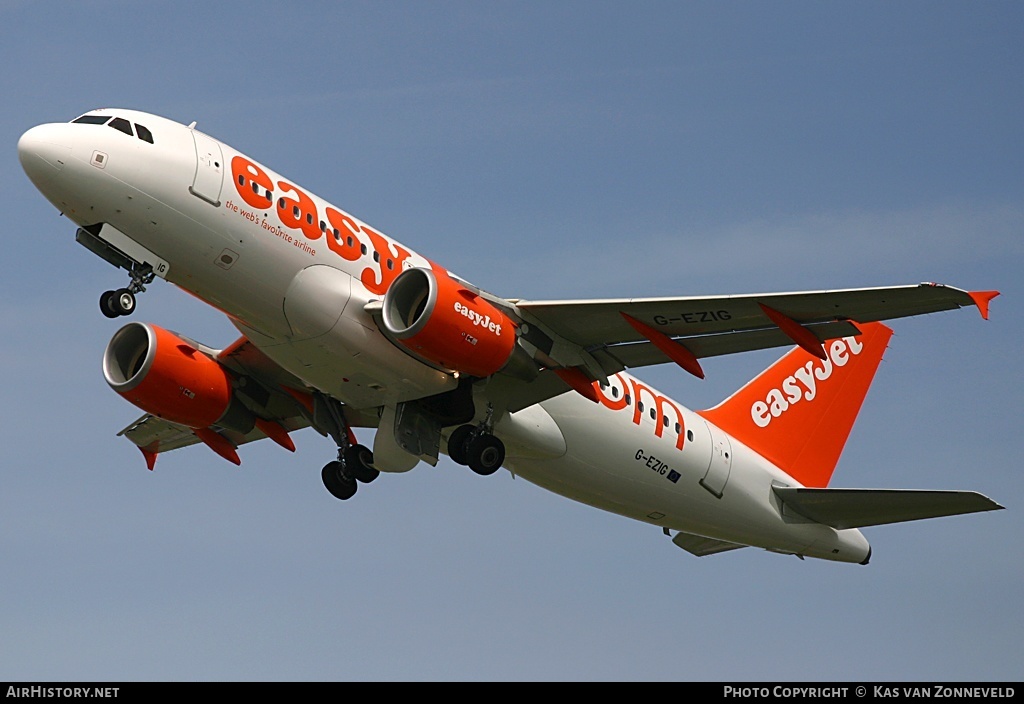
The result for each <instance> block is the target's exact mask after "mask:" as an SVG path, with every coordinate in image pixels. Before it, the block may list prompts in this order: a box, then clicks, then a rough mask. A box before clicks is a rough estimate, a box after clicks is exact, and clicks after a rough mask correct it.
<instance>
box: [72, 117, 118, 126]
mask: <svg viewBox="0 0 1024 704" xmlns="http://www.w3.org/2000/svg"><path fill="white" fill-rule="evenodd" d="M109 119H110V115H82V116H81V117H80V118H78V119H77V120H72V121H71V122H72V123H75V122H78V123H81V124H83V125H102V124H106V122H107V120H109Z"/></svg>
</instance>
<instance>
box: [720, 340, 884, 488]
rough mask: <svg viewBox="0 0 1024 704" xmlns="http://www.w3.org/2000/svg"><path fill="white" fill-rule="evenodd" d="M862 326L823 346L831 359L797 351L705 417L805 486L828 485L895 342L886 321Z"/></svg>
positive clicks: (787, 355)
mask: <svg viewBox="0 0 1024 704" xmlns="http://www.w3.org/2000/svg"><path fill="white" fill-rule="evenodd" d="M858 327H859V328H860V330H861V334H860V335H859V336H857V337H844V338H840V339H836V340H830V341H828V342H825V343H824V346H825V352H826V355H825V357H826V358H825V359H819V358H817V357H815V356H813V355H811V354H809V353H808V352H807V351H805V350H803V349H801V348H799V347H797V348H795V349H793V350H792V351H790V352H789V353H788V354H786V355H785V356H784V357H783V358H782V359H780V360H779V361H778V362H776V363H775V364H773V365H772V366H770V367H769V368H768V369H766V370H765V371H763V372H762V373H761V374H760V375H759V376H758V377H757V378H755V379H754V380H753V381H751V382H750V383H748V384H747V385H746V386H744V387H743V388H742V389H740V390H739V391H737V392H736V393H735V394H733V395H732V396H731V397H729V398H728V399H726V400H725V401H723V402H722V403H721V404H719V405H718V406H716V407H715V408H712V409H710V410H706V411H700V415H702V416H703V417H704V418H705V419H707V420H708V421H709V422H711V423H714V424H715V425H716V426H718V427H719V428H721V429H722V430H724V431H726V432H727V433H729V434H730V435H732V436H733V437H734V438H736V439H737V440H739V441H740V442H742V443H743V444H745V445H746V446H747V447H749V448H751V449H752V450H754V451H756V452H758V453H759V454H761V455H762V456H763V457H765V458H766V459H768V460H769V461H771V462H772V463H773V464H775V465H776V466H777V467H779V468H780V469H782V470H783V471H785V472H786V473H788V474H789V475H790V476H792V477H793V478H794V479H796V480H797V481H799V482H800V483H801V484H803V485H804V486H810V487H824V486H827V485H828V482H829V479H830V478H831V476H832V472H833V471H834V470H835V467H836V464H837V463H838V462H839V455H840V453H841V452H842V451H843V446H844V445H845V444H846V439H847V438H848V437H849V436H850V430H851V429H852V428H853V423H854V421H855V420H856V419H857V413H858V412H859V411H860V407H861V405H862V404H863V403H864V397H865V396H866V395H867V392H868V387H869V386H870V385H871V380H872V379H873V378H874V376H875V372H876V371H877V370H878V365H879V363H880V362H881V361H882V354H883V353H884V352H885V349H886V347H887V346H888V344H889V338H890V337H892V330H890V329H889V328H887V327H886V326H885V325H883V324H881V323H868V324H859V323H858Z"/></svg>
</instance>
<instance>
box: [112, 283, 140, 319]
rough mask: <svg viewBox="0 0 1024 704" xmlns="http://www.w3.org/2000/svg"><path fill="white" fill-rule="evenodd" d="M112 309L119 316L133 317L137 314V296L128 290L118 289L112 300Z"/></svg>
mask: <svg viewBox="0 0 1024 704" xmlns="http://www.w3.org/2000/svg"><path fill="white" fill-rule="evenodd" d="M110 308H111V310H114V311H116V312H117V314H118V315H131V314H132V313H134V312H135V294H134V293H132V292H131V291H129V290H128V289H126V288H119V289H117V290H116V291H114V295H113V296H111V298H110Z"/></svg>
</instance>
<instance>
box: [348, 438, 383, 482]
mask: <svg viewBox="0 0 1024 704" xmlns="http://www.w3.org/2000/svg"><path fill="white" fill-rule="evenodd" d="M345 469H346V470H347V471H348V473H349V474H350V475H352V476H353V477H355V478H356V479H357V480H359V481H361V482H362V483H363V484H369V483H370V482H372V481H373V480H374V479H376V478H377V477H379V476H380V470H378V469H376V468H374V466H373V453H372V452H371V451H370V448H368V447H366V446H365V445H349V446H348V447H347V448H346V449H345Z"/></svg>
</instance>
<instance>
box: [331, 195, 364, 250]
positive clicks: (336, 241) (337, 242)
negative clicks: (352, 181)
mask: <svg viewBox="0 0 1024 704" xmlns="http://www.w3.org/2000/svg"><path fill="white" fill-rule="evenodd" d="M327 222H329V223H330V224H331V228H333V229H334V230H337V231H338V237H337V238H335V237H334V233H333V232H328V234H327V247H328V248H329V249H330V250H331V251H332V252H334V253H335V254H339V255H341V256H342V257H344V258H345V259H347V260H349V261H350V262H354V261H355V260H356V259H359V257H360V256H361V255H362V250H361V249H360V244H361V242H360V241H359V237H358V236H357V235H358V233H359V232H360V230H359V225H358V224H356V222H355V220H353V219H352V218H350V217H349V216H347V215H345V214H344V213H340V212H338V211H337V210H335V209H334V208H331V207H328V208H327ZM350 242H351V244H349V243H350Z"/></svg>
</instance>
